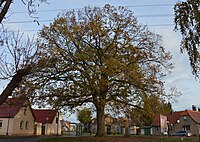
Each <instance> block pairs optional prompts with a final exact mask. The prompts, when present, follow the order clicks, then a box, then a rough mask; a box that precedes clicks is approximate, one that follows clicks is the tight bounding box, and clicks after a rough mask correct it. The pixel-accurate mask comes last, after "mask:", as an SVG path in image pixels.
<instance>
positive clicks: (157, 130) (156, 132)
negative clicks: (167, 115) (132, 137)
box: [152, 126, 161, 135]
mask: <svg viewBox="0 0 200 142" xmlns="http://www.w3.org/2000/svg"><path fill="white" fill-rule="evenodd" d="M152 134H153V135H161V129H160V126H152Z"/></svg>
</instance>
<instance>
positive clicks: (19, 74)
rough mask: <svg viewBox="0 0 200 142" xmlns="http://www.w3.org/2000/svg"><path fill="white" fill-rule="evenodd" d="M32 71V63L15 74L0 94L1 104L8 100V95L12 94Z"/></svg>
mask: <svg viewBox="0 0 200 142" xmlns="http://www.w3.org/2000/svg"><path fill="white" fill-rule="evenodd" d="M30 72H31V65H29V66H27V68H24V69H20V70H18V71H17V73H16V74H15V75H14V76H13V78H12V79H11V81H10V82H9V84H8V85H7V87H6V88H5V89H4V90H3V92H2V93H1V95H0V105H1V104H2V103H3V102H5V101H6V99H7V98H8V96H11V95H12V92H13V90H14V89H15V88H16V87H18V86H19V84H20V83H21V81H22V79H23V77H24V76H26V75H28V74H30Z"/></svg>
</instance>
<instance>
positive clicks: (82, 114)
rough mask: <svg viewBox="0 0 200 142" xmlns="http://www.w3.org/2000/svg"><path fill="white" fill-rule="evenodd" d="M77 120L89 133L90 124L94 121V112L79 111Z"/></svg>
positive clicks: (85, 109) (87, 110) (86, 109)
mask: <svg viewBox="0 0 200 142" xmlns="http://www.w3.org/2000/svg"><path fill="white" fill-rule="evenodd" d="M77 119H78V121H80V122H81V123H83V124H84V128H85V129H86V131H87V132H90V123H91V120H92V112H91V110H90V109H88V108H83V109H82V110H80V111H78V113H77Z"/></svg>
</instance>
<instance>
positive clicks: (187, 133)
mask: <svg viewBox="0 0 200 142" xmlns="http://www.w3.org/2000/svg"><path fill="white" fill-rule="evenodd" d="M171 135H172V136H186V137H190V136H192V134H191V133H190V132H187V131H177V132H175V133H172V134H171Z"/></svg>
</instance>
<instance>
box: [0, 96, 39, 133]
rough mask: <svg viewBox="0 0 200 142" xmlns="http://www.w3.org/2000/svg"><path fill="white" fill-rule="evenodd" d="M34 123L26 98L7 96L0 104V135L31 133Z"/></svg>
mask: <svg viewBox="0 0 200 142" xmlns="http://www.w3.org/2000/svg"><path fill="white" fill-rule="evenodd" d="M34 123H35V122H34V116H33V115H32V111H31V107H30V105H29V103H28V101H27V100H20V99H13V98H12V99H11V98H9V99H7V100H6V102H5V103H3V104H2V105H1V106H0V135H33V134H34Z"/></svg>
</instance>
